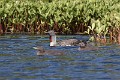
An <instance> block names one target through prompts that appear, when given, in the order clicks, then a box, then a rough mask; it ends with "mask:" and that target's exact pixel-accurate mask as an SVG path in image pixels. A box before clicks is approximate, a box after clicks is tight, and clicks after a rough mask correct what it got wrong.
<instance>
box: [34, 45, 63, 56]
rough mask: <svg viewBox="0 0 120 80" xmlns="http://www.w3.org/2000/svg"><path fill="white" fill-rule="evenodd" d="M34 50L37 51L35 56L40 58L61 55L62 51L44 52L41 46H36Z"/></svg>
mask: <svg viewBox="0 0 120 80" xmlns="http://www.w3.org/2000/svg"><path fill="white" fill-rule="evenodd" d="M33 48H34V49H36V50H37V55H38V56H42V55H63V54H64V51H61V50H45V49H44V47H43V46H37V47H33Z"/></svg>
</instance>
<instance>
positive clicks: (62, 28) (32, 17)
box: [0, 0, 120, 41]
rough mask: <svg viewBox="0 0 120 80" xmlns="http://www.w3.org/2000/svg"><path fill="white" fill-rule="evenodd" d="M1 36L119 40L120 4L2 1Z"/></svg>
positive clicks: (119, 0) (112, 0)
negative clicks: (85, 36)
mask: <svg viewBox="0 0 120 80" xmlns="http://www.w3.org/2000/svg"><path fill="white" fill-rule="evenodd" d="M0 22H1V24H0V32H1V33H3V32H4V33H7V32H11V33H14V32H31V33H36V32H37V33H44V31H46V30H50V29H54V30H55V31H58V32H60V33H61V34H74V33H76V32H84V31H86V33H88V34H93V35H94V38H95V39H97V38H99V39H100V38H105V39H106V35H110V38H111V40H113V39H114V41H116V40H117V38H116V37H117V35H118V33H119V32H120V0H46V1H45V0H0Z"/></svg>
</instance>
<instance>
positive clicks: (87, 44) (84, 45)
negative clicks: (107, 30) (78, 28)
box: [78, 42, 98, 51]
mask: <svg viewBox="0 0 120 80" xmlns="http://www.w3.org/2000/svg"><path fill="white" fill-rule="evenodd" d="M78 50H79V51H82V50H88V51H90V50H98V47H97V46H94V45H93V44H91V43H90V42H81V43H79V48H78Z"/></svg>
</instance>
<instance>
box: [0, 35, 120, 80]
mask: <svg viewBox="0 0 120 80" xmlns="http://www.w3.org/2000/svg"><path fill="white" fill-rule="evenodd" d="M73 37H74V38H75V37H76V38H82V39H88V37H87V36H79V35H77V36H67V37H66V36H58V40H61V39H65V38H73ZM48 39H49V38H48V36H29V35H7V36H0V80H119V79H120V76H119V75H120V46H118V45H108V46H101V47H100V49H99V50H98V51H77V48H78V47H54V48H55V49H57V50H64V51H65V55H62V56H53V55H45V56H37V55H36V50H34V49H33V47H34V46H44V47H45V48H46V49H53V48H51V47H49V40H48Z"/></svg>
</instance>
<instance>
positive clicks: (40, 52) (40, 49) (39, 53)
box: [33, 46, 45, 55]
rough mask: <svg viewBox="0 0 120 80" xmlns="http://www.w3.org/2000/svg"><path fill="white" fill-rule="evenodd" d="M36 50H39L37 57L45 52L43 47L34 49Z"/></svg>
mask: <svg viewBox="0 0 120 80" xmlns="http://www.w3.org/2000/svg"><path fill="white" fill-rule="evenodd" d="M33 48H34V49H36V50H38V52H37V55H43V54H44V52H45V50H44V48H43V47H42V46H39V47H33Z"/></svg>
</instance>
